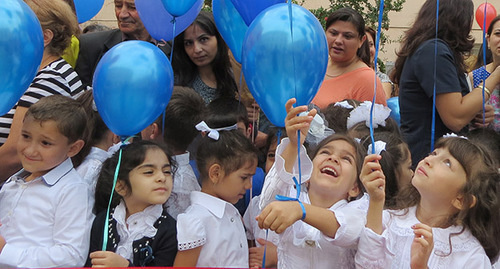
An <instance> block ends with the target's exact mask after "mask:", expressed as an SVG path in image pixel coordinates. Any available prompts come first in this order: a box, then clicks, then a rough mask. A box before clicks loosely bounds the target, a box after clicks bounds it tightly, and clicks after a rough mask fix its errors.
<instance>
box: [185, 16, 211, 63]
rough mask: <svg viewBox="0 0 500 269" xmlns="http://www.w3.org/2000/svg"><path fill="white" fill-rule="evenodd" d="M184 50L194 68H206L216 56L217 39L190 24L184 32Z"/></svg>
mask: <svg viewBox="0 0 500 269" xmlns="http://www.w3.org/2000/svg"><path fill="white" fill-rule="evenodd" d="M184 50H185V51H186V54H187V55H188V56H189V59H191V61H193V63H194V64H195V65H196V66H198V67H206V66H208V65H211V64H212V62H213V61H214V59H215V56H217V37H215V36H213V35H210V34H208V33H207V32H205V31H204V30H203V29H202V28H201V27H199V26H198V25H196V24H192V25H191V26H189V27H188V28H187V29H186V31H185V32H184Z"/></svg>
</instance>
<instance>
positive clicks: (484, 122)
mask: <svg viewBox="0 0 500 269" xmlns="http://www.w3.org/2000/svg"><path fill="white" fill-rule="evenodd" d="M487 7H488V0H486V1H485V5H484V18H483V66H484V70H486V42H487V41H486V8H487ZM488 26H489V25H488ZM485 84H486V79H485V80H484V81H483V91H482V95H483V113H482V114H483V125H484V124H486V110H485V104H486V99H485V96H484V88H485V87H486V85H485Z"/></svg>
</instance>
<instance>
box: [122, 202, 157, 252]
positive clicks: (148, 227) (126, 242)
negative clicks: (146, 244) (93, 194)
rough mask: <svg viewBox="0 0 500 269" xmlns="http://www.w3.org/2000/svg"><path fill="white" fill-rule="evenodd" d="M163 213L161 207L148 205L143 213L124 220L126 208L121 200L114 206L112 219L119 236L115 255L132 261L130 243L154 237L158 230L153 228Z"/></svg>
mask: <svg viewBox="0 0 500 269" xmlns="http://www.w3.org/2000/svg"><path fill="white" fill-rule="evenodd" d="M162 213H163V206H162V205H150V206H148V207H146V208H145V209H144V210H143V211H141V212H137V213H135V214H133V215H130V216H129V217H128V219H126V220H125V218H126V215H127V208H126V206H125V202H123V200H121V201H120V204H118V206H116V208H115V212H114V213H113V218H114V219H115V220H116V229H117V231H118V235H120V242H119V243H118V246H117V247H116V253H117V254H119V255H120V256H122V257H124V258H125V259H127V260H129V261H133V260H134V252H133V246H132V243H134V241H136V240H139V239H142V238H143V237H154V236H155V235H156V232H157V231H158V229H156V228H155V227H154V225H155V223H156V221H157V220H158V218H160V217H161V214H162Z"/></svg>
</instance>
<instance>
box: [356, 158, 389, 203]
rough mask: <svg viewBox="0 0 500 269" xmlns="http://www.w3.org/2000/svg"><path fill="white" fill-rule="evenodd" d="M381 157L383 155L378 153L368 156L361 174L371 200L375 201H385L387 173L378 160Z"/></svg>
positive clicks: (360, 176)
mask: <svg viewBox="0 0 500 269" xmlns="http://www.w3.org/2000/svg"><path fill="white" fill-rule="evenodd" d="M380 159H382V156H380V155H377V154H371V155H368V156H366V157H365V160H364V162H363V168H361V173H360V175H359V178H360V179H361V182H363V185H364V186H365V189H366V192H368V194H369V195H370V200H371V201H374V202H383V201H385V175H384V172H383V171H382V167H381V166H380V163H379V162H378V161H379V160H380Z"/></svg>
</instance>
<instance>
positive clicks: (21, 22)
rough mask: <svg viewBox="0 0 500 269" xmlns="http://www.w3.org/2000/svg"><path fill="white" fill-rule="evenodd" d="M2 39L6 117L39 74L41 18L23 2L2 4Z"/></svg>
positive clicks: (1, 96) (1, 93) (0, 96)
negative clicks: (39, 19)
mask: <svg viewBox="0 0 500 269" xmlns="http://www.w3.org/2000/svg"><path fill="white" fill-rule="evenodd" d="M0 36H1V37H2V38H1V41H0V59H1V60H0V85H1V86H0V115H4V114H6V113H7V112H9V110H10V109H11V108H12V107H13V106H14V105H15V104H16V103H17V101H18V100H19V98H21V96H22V95H23V94H24V92H25V91H26V89H28V87H29V85H30V84H31V82H32V81H33V79H34V78H35V75H36V73H37V72H38V67H39V66H40V63H41V62H42V55H43V34H42V27H41V26H40V22H39V21H38V18H37V17H36V15H35V13H34V12H33V11H32V10H31V8H30V7H29V6H28V5H27V4H26V3H24V1H19V0H1V1H0Z"/></svg>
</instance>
